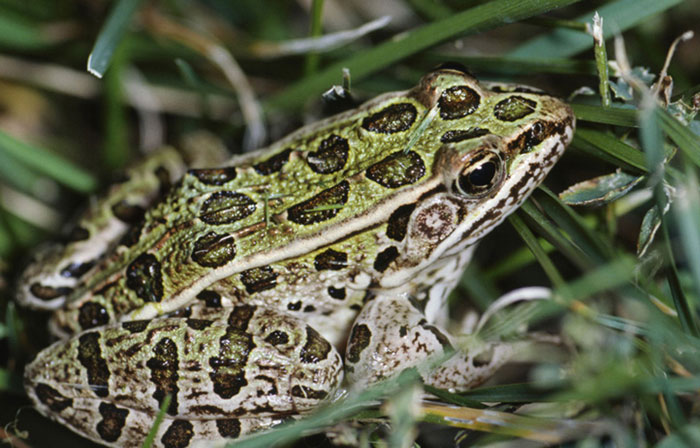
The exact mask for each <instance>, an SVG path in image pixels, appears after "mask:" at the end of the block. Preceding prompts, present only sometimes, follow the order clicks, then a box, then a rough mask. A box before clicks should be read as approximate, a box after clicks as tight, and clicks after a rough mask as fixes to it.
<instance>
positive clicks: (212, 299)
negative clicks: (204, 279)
mask: <svg viewBox="0 0 700 448" xmlns="http://www.w3.org/2000/svg"><path fill="white" fill-rule="evenodd" d="M197 298H198V299H199V300H204V303H205V304H206V305H207V307H208V308H221V294H219V293H218V292H216V291H212V290H210V289H205V290H204V291H202V292H200V293H199V294H197Z"/></svg>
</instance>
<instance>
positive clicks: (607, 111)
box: [571, 104, 638, 127]
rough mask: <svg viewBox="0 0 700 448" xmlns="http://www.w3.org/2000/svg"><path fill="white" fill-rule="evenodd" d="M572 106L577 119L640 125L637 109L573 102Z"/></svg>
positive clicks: (630, 125)
mask: <svg viewBox="0 0 700 448" xmlns="http://www.w3.org/2000/svg"><path fill="white" fill-rule="evenodd" d="M571 107H573V109H574V113H575V114H576V119H577V120H581V121H590V122H592V123H601V124H612V125H615V126H627V127H636V126H638V123H637V111H636V110H635V109H623V108H621V107H603V106H592V105H590V104H572V105H571Z"/></svg>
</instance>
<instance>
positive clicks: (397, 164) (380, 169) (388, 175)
mask: <svg viewBox="0 0 700 448" xmlns="http://www.w3.org/2000/svg"><path fill="white" fill-rule="evenodd" d="M424 174H425V165H424V164H423V159H421V157H420V156H419V155H418V154H417V153H416V152H414V151H408V152H405V151H403V150H401V151H396V152H395V153H393V154H390V155H389V156H387V157H386V158H385V159H384V160H381V161H379V162H377V163H375V164H374V165H372V166H370V167H369V168H367V171H366V172H365V176H367V178H368V179H370V180H373V181H375V182H376V183H378V184H379V185H381V186H383V187H387V188H399V187H402V186H404V185H409V184H412V183H415V182H416V181H418V179H420V178H421V177H423V175H424Z"/></svg>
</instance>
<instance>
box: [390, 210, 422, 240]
mask: <svg viewBox="0 0 700 448" xmlns="http://www.w3.org/2000/svg"><path fill="white" fill-rule="evenodd" d="M415 208H416V204H405V205H402V206H401V207H399V208H397V209H396V210H394V212H393V213H392V214H391V216H389V222H388V223H387V226H386V236H387V237H389V238H391V239H392V240H396V241H403V239H404V237H405V236H406V229H407V228H408V221H409V219H410V218H411V213H413V210H415Z"/></svg>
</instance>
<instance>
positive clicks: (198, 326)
mask: <svg viewBox="0 0 700 448" xmlns="http://www.w3.org/2000/svg"><path fill="white" fill-rule="evenodd" d="M185 322H186V323H187V326H188V327H190V328H191V329H193V330H204V329H205V328H209V327H210V326H211V324H212V323H213V322H212V321H210V320H208V319H187V320H186V321H185Z"/></svg>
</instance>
